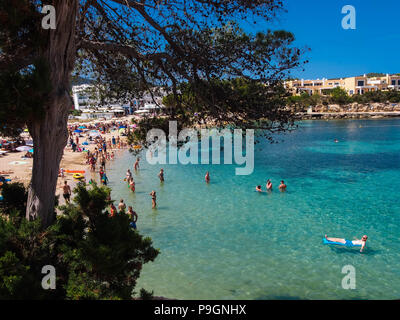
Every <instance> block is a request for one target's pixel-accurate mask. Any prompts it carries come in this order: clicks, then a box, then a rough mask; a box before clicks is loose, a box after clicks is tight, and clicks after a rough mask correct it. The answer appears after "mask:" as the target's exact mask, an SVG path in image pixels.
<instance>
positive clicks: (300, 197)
mask: <svg viewBox="0 0 400 320" xmlns="http://www.w3.org/2000/svg"><path fill="white" fill-rule="evenodd" d="M279 137H280V139H283V142H280V143H279V144H269V143H268V142H262V143H260V144H257V145H256V148H255V169H254V172H253V174H252V175H249V176H236V175H235V168H236V166H235V165H162V166H161V165H150V164H148V163H146V161H145V158H144V157H142V161H141V167H140V171H139V172H138V173H137V174H135V173H134V179H135V181H136V193H135V194H132V193H131V192H130V191H129V189H128V187H127V185H126V183H124V182H123V181H122V180H123V178H124V177H125V173H126V170H127V169H128V168H130V169H131V171H132V172H134V171H133V168H132V167H133V163H134V160H135V157H134V156H133V155H131V154H129V153H125V154H124V155H123V156H121V157H119V158H118V159H116V160H115V161H114V164H113V165H112V168H111V169H109V170H108V172H107V173H108V177H109V179H110V186H111V187H112V188H113V197H114V198H115V199H117V200H119V198H124V199H125V201H126V202H127V203H128V204H130V205H133V207H134V209H135V210H136V212H137V213H138V215H139V220H138V223H137V225H138V229H139V230H140V232H141V233H142V234H144V235H148V236H150V237H151V238H152V239H153V242H154V246H155V247H157V248H160V250H161V253H160V255H159V256H158V257H157V259H156V261H155V262H154V263H149V264H146V265H145V266H144V269H143V272H142V275H141V278H140V279H139V282H138V285H137V290H136V291H138V290H139V289H140V288H141V287H144V288H146V289H147V290H154V294H155V295H157V296H166V297H171V298H177V299H399V298H400V267H399V262H400V243H399V236H400V203H399V201H398V194H399V192H398V190H399V188H400V120H365V121H364V120H355V121H351V120H348V121H329V122H327V121H306V122H303V123H301V124H300V127H299V129H298V130H296V131H295V132H292V133H289V134H285V135H281V136H279ZM335 138H336V139H338V140H339V141H340V142H339V143H334V142H333V140H334V139H335ZM161 167H163V168H164V170H165V179H166V181H165V183H164V185H160V182H159V179H158V177H157V174H158V172H159V169H160V168H161ZM207 170H208V171H210V176H211V183H210V184H209V185H207V184H205V182H204V174H205V172H206V171H207ZM268 178H270V179H271V180H272V182H273V184H274V191H273V193H272V194H258V193H256V192H255V191H253V190H254V188H255V186H256V185H257V184H261V185H262V187H263V189H265V182H266V180H267V179H268ZM281 179H284V180H285V183H286V184H287V185H288V191H287V192H286V193H284V194H282V193H280V192H279V191H278V190H277V187H278V184H279V181H280V180H281ZM153 189H154V190H156V191H157V205H158V208H157V210H152V209H151V197H150V196H149V192H150V191H151V190H153ZM325 233H327V234H328V235H330V236H335V237H344V238H348V239H350V240H352V239H353V238H354V237H357V238H360V237H361V236H362V235H363V234H367V235H368V236H369V239H368V242H367V249H366V251H365V253H363V254H360V252H359V251H358V250H357V249H356V248H350V249H349V248H345V247H332V246H327V245H323V244H322V237H323V236H324V234H325ZM345 265H353V266H354V267H355V268H356V289H355V290H344V289H342V287H341V282H342V279H343V277H344V276H345V275H344V274H342V273H341V271H342V267H343V266H345Z"/></svg>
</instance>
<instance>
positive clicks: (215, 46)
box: [0, 0, 302, 227]
mask: <svg viewBox="0 0 400 320" xmlns="http://www.w3.org/2000/svg"><path fill="white" fill-rule="evenodd" d="M46 4H52V5H53V6H54V7H55V10H56V13H57V25H56V30H52V29H42V28H41V24H40V21H41V19H42V17H43V15H41V6H42V5H43V4H42V3H41V1H34V0H18V1H14V0H5V1H2V2H1V5H0V11H1V17H2V25H3V26H4V28H2V30H1V31H0V40H1V41H0V49H1V51H0V52H1V53H0V67H1V70H2V71H1V76H0V92H2V94H1V97H0V98H1V103H2V107H1V110H2V112H1V114H0V116H1V121H2V122H7V126H6V128H2V133H3V134H6V135H10V134H16V133H18V130H19V129H21V128H23V126H24V125H26V126H27V127H28V129H29V133H30V135H31V136H32V138H33V141H34V146H35V153H34V155H33V157H34V160H33V169H32V181H31V184H30V186H29V191H28V193H29V196H28V203H27V211H26V218H27V219H28V220H35V219H37V218H40V219H41V222H42V224H43V226H44V227H47V226H50V225H51V224H52V223H53V222H54V215H53V211H54V210H53V208H54V200H55V199H54V194H55V189H56V181H57V173H58V170H59V163H60V160H61V157H62V154H63V149H64V147H65V145H66V144H67V138H68V132H67V120H68V115H69V110H70V107H71V97H70V95H69V89H70V87H71V77H72V75H74V79H75V78H76V77H78V76H80V77H90V78H93V81H94V82H95V83H96V82H97V83H98V84H107V85H106V86H105V88H107V90H108V91H107V92H105V93H104V94H108V95H110V96H118V97H120V99H124V97H125V98H129V97H132V95H135V94H139V93H140V92H143V91H144V90H148V89H149V88H151V87H153V86H162V87H165V88H166V89H169V90H171V92H172V93H173V94H175V95H177V94H178V88H179V85H180V84H181V83H183V82H187V83H190V86H191V90H192V91H193V94H195V96H196V97H201V98H202V99H203V98H204V97H203V95H204V94H205V93H207V95H208V97H209V101H208V103H207V104H206V105H205V107H206V108H208V110H207V112H201V113H199V115H198V117H200V118H201V117H203V116H204V117H208V118H210V117H211V118H212V119H213V120H216V121H219V120H220V119H223V120H224V121H226V120H228V121H229V122H230V123H232V124H233V125H236V124H237V125H238V126H240V125H241V124H242V123H243V120H242V119H246V118H247V119H255V120H257V119H258V118H259V117H262V116H263V115H265V112H264V110H263V109H261V110H258V109H257V108H256V109H250V108H248V107H247V106H246V105H245V104H244V103H243V104H239V107H238V108H237V109H236V110H235V111H236V112H227V110H226V109H225V106H226V104H221V103H219V101H220V99H225V98H226V94H227V93H232V92H234V89H229V90H226V89H227V88H224V91H223V94H222V95H220V94H219V91H218V90H220V89H221V86H220V85H216V84H215V82H213V81H203V80H202V79H213V78H216V79H219V78H226V79H233V78H238V77H244V78H246V79H248V80H249V81H254V82H263V83H268V84H269V90H270V91H271V92H280V91H281V84H280V81H279V80H281V79H284V78H287V77H288V74H289V73H290V70H292V69H293V68H296V67H298V66H300V65H301V55H302V50H299V49H298V48H295V47H293V41H294V36H293V34H291V33H290V32H286V31H267V32H259V33H257V34H256V35H254V34H248V33H246V32H244V31H243V30H241V28H240V27H239V26H238V23H237V22H240V21H243V20H245V19H246V18H247V17H248V16H250V15H253V17H260V18H262V19H263V20H264V21H270V20H271V19H273V18H274V17H275V16H276V14H277V13H278V12H279V10H281V9H282V8H283V4H282V2H281V1H278V0H277V1H271V0H262V1H256V2H254V1H222V2H221V1H199V0H191V1H186V2H185V3H184V4H183V3H181V2H179V1H165V2H157V5H154V2H153V1H144V2H136V1H131V0H127V1H118V0H113V1H108V2H104V1H84V0H68V1H50V2H49V1H47V2H46ZM255 21H256V20H255ZM177 101H178V104H177V106H176V107H175V108H171V109H170V110H171V113H170V114H168V116H169V117H170V118H172V119H181V120H182V121H183V120H188V121H189V123H191V122H192V121H191V120H190V117H188V116H186V112H187V111H185V110H184V108H183V106H182V104H181V103H179V101H180V100H179V99H177ZM271 102H272V101H271ZM279 105H280V104H279ZM221 106H223V107H224V108H221ZM240 108H241V109H240ZM204 111H205V110H204ZM228 111H229V110H228ZM274 111H275V112H277V114H276V115H275V114H274V113H273V112H274ZM280 111H281V110H280V109H279V108H278V109H275V110H272V109H271V112H269V113H268V114H269V115H271V116H272V115H273V116H274V119H278V122H279V123H281V124H284V123H285V122H286V121H287V120H289V117H288V115H287V113H283V114H282V115H281V114H280ZM237 114H240V115H241V116H240V117H237ZM10 115H12V116H13V117H12V119H13V120H12V121H9V120H10ZM183 115H185V116H183ZM255 123H256V122H255ZM262 126H263V125H262ZM284 126H285V125H283V126H282V129H284Z"/></svg>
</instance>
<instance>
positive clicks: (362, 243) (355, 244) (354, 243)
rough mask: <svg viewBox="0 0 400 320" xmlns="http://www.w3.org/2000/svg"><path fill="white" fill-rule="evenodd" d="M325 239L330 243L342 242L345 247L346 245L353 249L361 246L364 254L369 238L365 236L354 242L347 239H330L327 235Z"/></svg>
mask: <svg viewBox="0 0 400 320" xmlns="http://www.w3.org/2000/svg"><path fill="white" fill-rule="evenodd" d="M325 239H326V240H328V241H332V242H340V243H343V244H344V245H346V246H347V247H353V246H359V245H361V249H360V252H363V250H364V248H365V245H366V242H367V239H368V236H366V235H363V236H362V238H361V239H356V240H353V241H350V240H347V239H343V238H330V237H328V235H325Z"/></svg>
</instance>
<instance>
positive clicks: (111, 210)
mask: <svg viewBox="0 0 400 320" xmlns="http://www.w3.org/2000/svg"><path fill="white" fill-rule="evenodd" d="M116 213H117V208H116V207H115V206H114V204H113V203H111V205H110V217H114V216H115V214H116Z"/></svg>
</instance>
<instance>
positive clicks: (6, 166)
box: [0, 116, 132, 204]
mask: <svg viewBox="0 0 400 320" xmlns="http://www.w3.org/2000/svg"><path fill="white" fill-rule="evenodd" d="M131 119H132V116H128V117H121V118H114V119H112V121H115V122H117V123H120V122H128V123H131ZM108 122H110V121H108ZM96 123H103V121H100V120H96V121H91V122H82V123H77V122H74V121H71V122H69V123H68V125H74V124H79V125H94V124H96ZM23 136H24V138H25V139H27V140H31V138H30V137H29V135H28V134H27V133H25V134H24V135H23ZM101 136H102V137H103V138H105V139H106V140H108V139H111V138H112V136H114V137H117V136H120V138H121V141H125V142H126V137H124V136H122V135H120V134H119V131H118V129H114V130H111V132H109V133H105V134H101ZM75 137H76V134H74V139H75ZM85 137H86V135H85V133H82V134H81V136H80V140H81V142H83V141H85V140H86V138H85ZM1 139H3V138H1ZM96 146H97V145H96V144H94V143H93V144H89V145H85V146H84V147H85V149H86V150H90V151H93V150H94V149H95V148H96ZM124 150H126V148H125V149H122V148H121V149H118V148H117V149H111V150H110V151H114V153H115V157H118V156H119V154H120V153H121V152H124ZM24 155H25V152H7V153H4V154H1V155H0V175H2V176H4V177H6V178H7V179H11V182H22V183H23V184H24V185H25V186H26V187H27V186H28V185H29V183H30V180H31V175H32V165H33V159H32V158H25V157H24ZM112 161H113V160H110V161H109V162H112ZM60 168H63V169H64V170H79V171H85V174H84V176H85V179H86V181H89V180H90V179H94V180H96V181H97V180H99V179H98V174H97V171H98V167H96V172H92V171H90V169H89V165H88V164H87V163H86V152H73V150H72V148H71V146H70V145H69V144H68V145H67V146H66V147H65V149H64V154H63V156H62V159H61V163H60ZM64 181H68V184H69V185H70V186H71V188H72V189H73V188H74V187H75V185H76V184H77V182H78V180H76V179H74V178H73V177H72V173H65V176H64V177H59V178H58V181H57V190H56V195H60V198H59V199H60V204H63V203H64V198H63V197H62V189H61V187H62V185H63V184H64Z"/></svg>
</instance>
